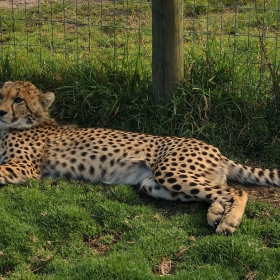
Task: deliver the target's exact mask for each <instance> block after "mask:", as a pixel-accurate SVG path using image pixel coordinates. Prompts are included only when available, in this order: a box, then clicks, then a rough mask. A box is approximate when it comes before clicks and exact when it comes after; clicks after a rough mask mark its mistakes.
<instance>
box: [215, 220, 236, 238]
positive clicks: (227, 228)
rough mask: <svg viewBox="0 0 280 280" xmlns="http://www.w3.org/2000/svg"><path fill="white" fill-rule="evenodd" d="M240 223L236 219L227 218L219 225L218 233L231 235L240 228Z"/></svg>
mask: <svg viewBox="0 0 280 280" xmlns="http://www.w3.org/2000/svg"><path fill="white" fill-rule="evenodd" d="M239 224H240V221H238V220H237V219H236V218H235V217H225V218H224V219H223V220H222V221H221V222H220V224H219V225H218V227H217V229H216V232H217V233H219V234H224V235H231V234H233V233H234V232H235V230H236V228H237V227H238V226H239Z"/></svg>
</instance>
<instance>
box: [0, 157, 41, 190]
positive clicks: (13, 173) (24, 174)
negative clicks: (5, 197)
mask: <svg viewBox="0 0 280 280" xmlns="http://www.w3.org/2000/svg"><path fill="white" fill-rule="evenodd" d="M30 178H34V179H39V178H40V175H39V172H38V170H36V169H35V168H34V167H33V164H32V163H31V162H27V163H19V162H14V161H10V162H8V163H6V164H3V165H0V184H1V185H6V184H9V183H11V184H21V183H24V182H25V181H26V180H27V179H30Z"/></svg>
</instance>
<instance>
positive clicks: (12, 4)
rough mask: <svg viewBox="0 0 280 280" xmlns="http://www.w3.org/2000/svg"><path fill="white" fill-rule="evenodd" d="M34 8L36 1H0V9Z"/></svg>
mask: <svg viewBox="0 0 280 280" xmlns="http://www.w3.org/2000/svg"><path fill="white" fill-rule="evenodd" d="M39 3H42V1H40V2H39ZM35 6H38V0H0V7H1V8H7V9H10V8H32V7H35Z"/></svg>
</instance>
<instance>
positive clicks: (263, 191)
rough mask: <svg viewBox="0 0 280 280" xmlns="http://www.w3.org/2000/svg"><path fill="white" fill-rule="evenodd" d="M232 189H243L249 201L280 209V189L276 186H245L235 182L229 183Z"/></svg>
mask: <svg viewBox="0 0 280 280" xmlns="http://www.w3.org/2000/svg"><path fill="white" fill-rule="evenodd" d="M228 185H229V186H230V187H234V188H235V189H242V190H244V191H246V192H247V193H248V195H249V200H254V201H264V202H267V203H271V204H273V205H274V206H275V207H276V208H278V209H280V188H279V187H275V186H270V187H264V186H254V185H250V186H246V187H245V186H243V185H240V184H238V183H235V182H229V183H228Z"/></svg>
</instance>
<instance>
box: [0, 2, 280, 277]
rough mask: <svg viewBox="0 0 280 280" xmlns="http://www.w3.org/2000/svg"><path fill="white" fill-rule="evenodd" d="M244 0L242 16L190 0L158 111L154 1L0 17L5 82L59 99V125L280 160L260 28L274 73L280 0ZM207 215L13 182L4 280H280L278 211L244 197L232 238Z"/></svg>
mask: <svg viewBox="0 0 280 280" xmlns="http://www.w3.org/2000/svg"><path fill="white" fill-rule="evenodd" d="M239 2H240V5H239V7H238V14H237V15H236V16H234V11H235V6H234V4H235V3H236V1H223V2H222V3H223V4H224V5H221V1H211V4H212V5H211V7H208V1H206V0H199V1H198V0H197V1H195V3H196V5H194V2H193V1H186V2H185V5H184V16H185V21H184V23H185V33H184V41H185V45H184V48H185V82H184V83H183V84H182V85H180V86H179V88H178V91H177V92H176V94H175V95H174V97H173V99H172V100H171V101H170V102H169V103H166V104H164V105H157V104H154V102H153V100H152V97H151V95H152V85H151V31H150V29H151V7H150V3H148V2H144V1H142V2H141V3H140V4H139V3H135V1H116V2H115V5H114V4H113V3H112V2H109V3H107V2H106V3H104V4H103V5H102V10H101V6H100V5H98V4H94V5H90V6H89V7H88V6H87V5H78V6H76V5H75V3H74V2H71V1H69V2H68V1H65V4H64V5H62V4H61V1H60V2H46V3H45V4H44V5H41V6H40V9H38V8H32V9H27V10H24V9H22V10H16V9H15V10H13V11H11V10H5V9H1V13H0V82H1V83H2V82H4V81H6V80H9V79H11V80H16V79H25V80H29V81H31V82H33V83H34V84H35V85H37V86H38V87H39V88H41V89H42V90H43V91H50V90H51V91H54V92H55V94H56V101H55V104H54V106H53V108H52V115H53V116H54V117H55V118H56V119H57V120H58V121H59V122H61V123H63V124H64V123H76V124H78V125H80V126H84V127H89V126H101V127H110V128H116V129H124V130H130V131H137V132H145V133H152V134H161V135H178V136H183V137H196V138H199V139H202V140H204V141H206V142H208V143H212V144H214V145H216V146H218V147H219V148H220V149H221V150H222V152H223V154H225V155H227V156H229V157H231V158H232V159H238V160H239V161H241V162H248V161H249V162H253V163H254V164H256V163H257V164H258V165H261V166H267V167H276V166H279V165H280V141H279V131H280V115H279V104H278V103H277V102H275V101H277V100H276V99H275V96H276V95H277V94H279V93H277V92H275V91H274V88H273V79H275V77H274V78H273V77H272V75H271V72H270V71H269V70H268V68H267V66H266V64H265V57H264V55H265V54H264V53H263V52H262V50H261V47H260V40H259V39H260V34H262V32H263V31H264V30H265V34H264V43H265V48H266V52H267V53H266V54H267V57H268V59H269V60H270V61H271V63H272V64H273V65H275V66H274V67H275V68H274V71H275V73H276V74H277V75H278V76H279V73H278V72H279V65H278V64H279V46H278V45H277V42H278V41H277V40H278V37H277V36H279V35H277V27H279V3H278V1H276V0H274V1H265V7H264V4H263V1H257V4H258V9H257V10H255V8H254V5H253V2H252V1H239ZM88 8H90V10H89V9H88ZM101 14H102V16H101ZM25 19H27V20H25ZM89 19H90V22H91V25H90V28H89V26H88V21H89ZM62 22H66V24H65V25H63V24H62ZM233 22H236V24H235V25H233ZM260 23H261V24H260ZM101 25H102V26H101ZM115 26H117V28H115ZM260 26H265V27H266V28H265V29H262V28H261V27H260ZM124 28H126V29H124ZM248 34H249V35H250V36H248ZM252 62H254V63H252ZM277 65H278V66H277ZM277 67H278V68H277ZM277 71H278V72H277ZM277 75H276V82H279V80H277V79H279V77H278V76H277ZM207 207H208V205H207V204H204V203H193V204H190V205H184V204H183V205H182V204H177V203H171V202H166V201H156V200H153V199H148V198H146V197H145V196H141V195H139V194H137V193H136V191H135V189H133V188H131V187H128V186H104V185H91V184H86V183H82V182H71V183H68V182H65V181H63V180H58V181H53V182H52V181H48V180H46V181H42V182H35V181H30V182H28V183H26V184H25V185H24V186H15V185H9V186H5V187H3V188H2V189H1V190H0V210H1V216H0V228H1V230H0V275H1V277H2V278H3V279H5V278H10V279H122V280H123V279H155V278H159V276H158V274H159V273H162V272H168V271H169V272H168V273H169V274H171V275H169V276H166V277H164V278H168V279H195V280H197V279H246V277H247V279H271V280H272V279H273V280H274V279H280V277H279V275H278V274H279V269H280V265H279V257H280V249H279V247H280V246H279V245H280V229H279V224H280V211H279V210H278V209H275V208H274V207H273V206H271V205H269V204H265V203H261V202H249V204H248V207H247V208H246V212H245V216H244V219H243V220H242V223H241V226H240V227H239V228H238V230H237V231H236V234H235V235H233V236H218V235H216V234H215V233H214V231H213V230H212V228H210V227H209V226H208V225H207V221H206V213H207ZM164 267H165V268H166V270H164V269H163V268H164Z"/></svg>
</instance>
